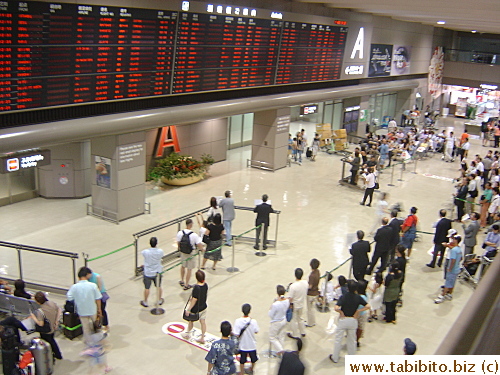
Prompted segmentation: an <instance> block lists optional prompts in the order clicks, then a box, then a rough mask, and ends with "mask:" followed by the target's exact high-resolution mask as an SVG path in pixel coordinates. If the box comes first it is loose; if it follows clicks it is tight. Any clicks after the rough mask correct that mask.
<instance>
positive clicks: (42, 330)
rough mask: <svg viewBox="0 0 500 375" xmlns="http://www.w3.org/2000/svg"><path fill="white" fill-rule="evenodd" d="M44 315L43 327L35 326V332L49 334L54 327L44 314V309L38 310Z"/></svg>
mask: <svg viewBox="0 0 500 375" xmlns="http://www.w3.org/2000/svg"><path fill="white" fill-rule="evenodd" d="M38 311H40V312H41V313H42V316H43V326H39V325H38V324H35V331H36V332H40V333H49V332H50V331H51V330H52V327H51V326H50V322H49V320H48V319H47V317H46V316H45V313H44V312H43V310H42V309H38Z"/></svg>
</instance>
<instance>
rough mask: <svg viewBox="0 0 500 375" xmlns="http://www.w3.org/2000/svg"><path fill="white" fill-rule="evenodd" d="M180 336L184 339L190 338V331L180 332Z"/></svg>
mask: <svg viewBox="0 0 500 375" xmlns="http://www.w3.org/2000/svg"><path fill="white" fill-rule="evenodd" d="M181 336H182V338H183V339H184V340H189V339H190V338H191V331H187V332H184V333H181Z"/></svg>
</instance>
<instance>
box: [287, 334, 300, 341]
mask: <svg viewBox="0 0 500 375" xmlns="http://www.w3.org/2000/svg"><path fill="white" fill-rule="evenodd" d="M286 335H287V336H288V337H290V338H291V339H295V340H297V339H298V337H295V336H292V334H291V333H290V332H289V333H287V334H286Z"/></svg>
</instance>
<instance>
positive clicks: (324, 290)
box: [318, 273, 335, 308]
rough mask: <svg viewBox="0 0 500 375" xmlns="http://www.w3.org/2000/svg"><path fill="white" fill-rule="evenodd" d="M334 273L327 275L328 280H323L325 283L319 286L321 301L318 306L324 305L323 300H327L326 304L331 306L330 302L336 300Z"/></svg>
mask: <svg viewBox="0 0 500 375" xmlns="http://www.w3.org/2000/svg"><path fill="white" fill-rule="evenodd" d="M332 279H333V275H332V274H331V273H329V274H328V276H327V277H326V281H324V282H323V285H322V286H321V287H320V288H319V298H318V299H319V302H318V307H319V308H321V307H323V301H325V302H326V303H325V306H329V305H330V303H332V302H333V301H334V296H335V292H334V289H335V287H334V286H333V281H332Z"/></svg>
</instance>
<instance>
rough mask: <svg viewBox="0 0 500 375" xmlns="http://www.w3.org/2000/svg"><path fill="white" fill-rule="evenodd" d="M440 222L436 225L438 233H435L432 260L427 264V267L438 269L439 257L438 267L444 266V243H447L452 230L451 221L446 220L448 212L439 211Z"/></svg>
mask: <svg viewBox="0 0 500 375" xmlns="http://www.w3.org/2000/svg"><path fill="white" fill-rule="evenodd" d="M439 217H440V219H439V221H437V222H436V224H434V226H435V228H436V232H435V233H434V252H433V253H432V260H431V262H430V263H428V264H426V266H427V267H430V268H434V267H436V259H437V257H438V255H439V261H438V262H437V265H438V267H441V265H442V264H443V258H444V250H445V247H444V246H443V242H447V240H448V238H447V234H448V231H449V230H450V229H451V220H450V219H447V218H446V210H440V211H439Z"/></svg>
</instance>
